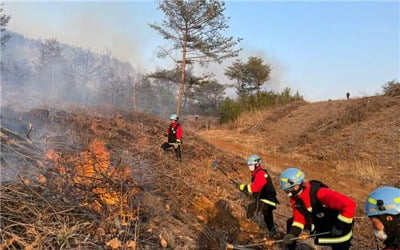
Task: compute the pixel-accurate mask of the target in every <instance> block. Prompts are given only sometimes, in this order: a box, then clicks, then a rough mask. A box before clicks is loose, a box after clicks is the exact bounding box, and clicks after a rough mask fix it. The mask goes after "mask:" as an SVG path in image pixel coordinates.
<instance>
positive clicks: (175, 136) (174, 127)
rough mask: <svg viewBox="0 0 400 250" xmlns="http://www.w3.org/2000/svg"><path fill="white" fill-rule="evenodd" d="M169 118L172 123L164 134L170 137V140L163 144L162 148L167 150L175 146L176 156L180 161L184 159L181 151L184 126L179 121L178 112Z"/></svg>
mask: <svg viewBox="0 0 400 250" xmlns="http://www.w3.org/2000/svg"><path fill="white" fill-rule="evenodd" d="M169 119H170V122H171V124H170V125H169V127H168V128H167V130H166V131H165V133H164V136H165V137H168V141H167V142H164V143H163V144H162V145H161V148H162V149H163V150H164V151H167V149H168V148H170V147H173V148H174V151H175V155H176V158H177V160H179V161H180V160H181V159H182V153H181V144H182V133H183V131H182V126H181V125H180V124H179V122H178V120H179V117H178V116H177V115H176V114H172V115H171V116H170V118H169Z"/></svg>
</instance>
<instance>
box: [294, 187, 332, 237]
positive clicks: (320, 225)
mask: <svg viewBox="0 0 400 250" xmlns="http://www.w3.org/2000/svg"><path fill="white" fill-rule="evenodd" d="M309 183H310V185H311V187H310V201H311V207H312V212H310V211H308V210H307V208H306V206H305V204H304V201H303V200H301V199H300V198H298V197H295V200H296V203H295V208H296V209H297V210H298V211H299V212H300V213H302V214H303V215H304V217H306V219H307V222H308V224H314V226H315V229H316V231H317V232H322V231H324V230H328V229H330V228H331V227H332V223H333V222H334V221H335V219H336V217H337V215H338V214H339V212H338V211H335V210H332V209H329V208H327V207H325V206H324V205H323V204H322V203H321V202H320V201H319V200H318V198H317V192H318V191H319V190H320V189H321V188H328V186H327V185H326V184H324V183H323V182H321V181H317V180H311V181H309Z"/></svg>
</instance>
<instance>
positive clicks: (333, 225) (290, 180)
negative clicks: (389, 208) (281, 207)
mask: <svg viewBox="0 0 400 250" xmlns="http://www.w3.org/2000/svg"><path fill="white" fill-rule="evenodd" d="M304 178H305V174H304V173H303V171H301V170H300V169H298V168H294V167H292V168H288V169H285V170H284V171H283V172H282V173H281V175H280V178H279V186H280V187H281V188H282V189H283V190H284V191H285V192H286V193H287V194H288V196H289V197H290V204H291V206H292V210H293V217H292V218H290V219H289V220H288V221H287V223H286V225H287V234H286V236H285V237H284V244H285V245H286V246H287V247H288V249H289V250H292V249H296V241H295V240H293V239H294V238H295V237H297V236H298V235H299V234H300V233H301V232H302V231H303V229H305V228H307V229H312V230H311V233H315V234H320V233H326V232H329V234H328V235H323V236H317V237H315V239H314V243H315V244H316V245H327V246H330V247H331V248H332V249H334V250H347V249H349V248H350V245H351V244H350V241H351V239H352V235H353V232H352V226H353V217H354V215H355V211H356V203H355V202H354V201H353V200H352V199H350V198H349V197H347V196H345V195H343V194H341V193H338V192H336V191H334V190H332V189H329V188H328V186H326V185H325V184H324V183H322V182H320V181H316V180H311V181H309V182H304Z"/></svg>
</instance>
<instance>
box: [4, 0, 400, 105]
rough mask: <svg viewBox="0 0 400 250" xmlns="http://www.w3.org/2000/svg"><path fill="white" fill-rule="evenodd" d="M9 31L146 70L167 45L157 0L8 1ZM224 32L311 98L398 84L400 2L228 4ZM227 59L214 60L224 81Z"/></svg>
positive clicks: (159, 62) (277, 81)
mask: <svg viewBox="0 0 400 250" xmlns="http://www.w3.org/2000/svg"><path fill="white" fill-rule="evenodd" d="M4 12H5V13H6V14H9V15H11V20H10V23H9V25H8V29H9V30H10V31H14V32H17V33H20V34H23V35H25V36H26V37H29V38H57V39H58V40H59V41H60V42H63V43H67V44H70V45H75V46H79V47H83V48H90V49H92V50H93V51H96V52H104V51H105V50H106V49H108V50H111V52H112V54H113V55H115V56H116V57H118V58H120V59H122V60H125V61H129V62H131V64H132V65H133V66H134V67H135V68H137V69H139V70H141V71H142V72H148V71H152V70H154V69H155V68H156V67H163V66H165V65H166V64H167V63H170V62H168V60H167V59H160V58H157V57H156V49H157V46H159V45H162V44H165V42H164V41H163V40H162V38H161V36H159V35H158V34H157V33H156V32H155V31H153V30H152V29H151V28H150V27H149V25H148V24H149V23H154V22H160V21H161V19H162V17H163V15H162V13H161V11H159V10H157V9H156V5H155V2H154V1H142V2H139V1H119V2H117V1H96V2H94V1H72V2H66V1H52V2H50V1H6V2H5V5H4ZM225 15H226V16H229V17H230V20H229V25H230V27H229V29H228V30H227V31H226V34H228V35H232V36H234V37H241V38H243V39H244V40H243V41H242V42H241V44H240V46H241V47H242V48H243V49H244V50H243V53H242V54H241V56H240V57H241V58H242V59H246V58H247V57H248V56H261V57H262V58H263V59H264V60H266V61H267V62H269V63H270V64H271V65H272V68H273V71H272V79H271V80H270V84H271V85H272V86H273V88H274V89H277V90H281V89H282V88H283V87H285V86H289V87H291V88H292V89H294V90H299V91H300V93H301V94H303V95H304V96H305V97H306V99H307V100H310V101H317V100H326V99H329V98H330V99H338V98H344V97H345V93H346V92H347V91H349V92H350V93H351V95H352V96H365V95H373V94H375V93H377V92H380V91H381V86H382V85H383V84H384V83H386V82H387V81H390V80H399V81H400V45H399V44H400V17H399V15H400V1H351V2H350V1H329V2H328V1H307V2H306V1H290V2H289V1H253V2H249V1H226V12H225ZM227 65H228V64H224V65H214V66H211V67H209V69H208V70H210V71H214V72H215V73H216V74H217V76H218V77H219V78H220V80H222V81H227V79H226V78H223V77H222V76H223V72H224V69H225V68H226V66H227Z"/></svg>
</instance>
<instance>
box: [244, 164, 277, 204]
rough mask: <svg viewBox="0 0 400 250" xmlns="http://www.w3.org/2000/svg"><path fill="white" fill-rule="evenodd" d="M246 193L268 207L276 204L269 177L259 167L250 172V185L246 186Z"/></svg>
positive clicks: (273, 189)
mask: <svg viewBox="0 0 400 250" xmlns="http://www.w3.org/2000/svg"><path fill="white" fill-rule="evenodd" d="M246 191H247V192H249V193H251V194H253V197H254V198H256V199H257V200H260V201H261V202H264V203H266V204H268V205H270V206H273V207H276V205H277V203H278V199H277V198H276V191H275V187H274V185H273V183H272V180H271V176H270V175H269V173H268V171H267V170H266V169H263V168H262V166H261V165H259V166H258V167H257V168H256V169H255V170H254V171H252V172H251V184H249V185H247V190H246Z"/></svg>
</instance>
